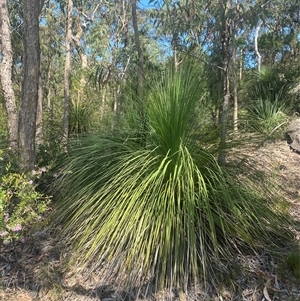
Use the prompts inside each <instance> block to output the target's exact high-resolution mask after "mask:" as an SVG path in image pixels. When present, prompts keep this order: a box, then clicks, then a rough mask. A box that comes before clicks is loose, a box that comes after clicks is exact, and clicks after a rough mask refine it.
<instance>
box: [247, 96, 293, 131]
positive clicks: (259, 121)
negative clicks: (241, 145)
mask: <svg viewBox="0 0 300 301" xmlns="http://www.w3.org/2000/svg"><path fill="white" fill-rule="evenodd" d="M248 112H249V113H248V117H249V119H250V125H251V127H252V129H254V130H255V131H257V132H258V133H260V134H267V135H269V134H272V133H273V132H275V131H276V130H279V133H280V134H281V136H283V133H282V131H280V130H282V129H283V127H282V125H283V124H285V123H286V122H287V120H288V119H289V116H290V115H291V114H290V113H291V112H290V109H289V108H288V106H286V105H285V104H282V103H281V102H280V100H279V98H278V97H277V98H275V100H274V101H271V100H270V99H258V100H256V101H254V102H253V103H252V104H251V105H250V106H249V108H248Z"/></svg>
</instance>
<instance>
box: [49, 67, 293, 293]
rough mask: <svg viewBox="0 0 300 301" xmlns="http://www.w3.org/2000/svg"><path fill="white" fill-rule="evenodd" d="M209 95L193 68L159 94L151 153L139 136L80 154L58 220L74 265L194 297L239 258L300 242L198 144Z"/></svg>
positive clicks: (63, 189) (154, 99)
mask: <svg viewBox="0 0 300 301" xmlns="http://www.w3.org/2000/svg"><path fill="white" fill-rule="evenodd" d="M200 83H201V82H200ZM199 87H200V85H199V78H197V76H195V73H193V71H192V69H190V68H185V67H184V66H182V67H181V69H180V70H179V72H177V73H176V74H173V73H172V74H171V73H170V74H169V75H166V78H164V79H163V80H162V81H160V82H157V83H156V84H153V89H152V90H151V92H150V93H149V94H148V99H147V102H146V104H145V110H146V116H147V123H148V124H147V127H146V130H147V133H146V135H145V137H146V142H145V143H144V142H143V143H141V142H140V141H139V140H138V139H136V138H131V137H130V135H127V136H126V137H125V138H120V137H118V138H117V137H94V138H91V137H90V138H87V139H85V140H82V141H81V142H80V145H77V146H76V147H74V148H72V147H71V148H70V150H69V154H68V159H67V161H64V164H63V166H62V176H61V177H60V178H59V179H58V180H57V182H56V189H57V191H59V192H60V195H59V197H60V202H59V204H58V208H57V212H56V213H57V214H56V219H55V220H56V222H59V223H61V224H62V225H63V230H62V235H63V237H64V238H65V239H66V240H67V241H70V242H72V245H73V247H74V249H73V251H74V256H73V258H74V260H76V261H79V262H80V263H81V264H83V265H86V266H88V267H89V268H91V269H97V268H100V267H103V266H105V270H106V272H107V275H113V277H114V279H116V281H120V282H122V283H123V284H124V283H125V284H126V285H129V286H131V285H134V286H140V285H143V284H148V285H153V286H154V287H155V289H156V290H160V289H168V290H173V289H178V290H180V291H182V292H187V291H188V288H189V286H190V285H193V284H195V283H199V282H201V281H203V280H206V281H212V280H216V279H215V277H217V276H216V275H217V272H216V271H220V270H222V269H224V267H225V266H227V264H224V263H225V262H228V261H230V260H232V258H236V254H237V252H238V251H239V252H241V253H243V252H252V251H253V252H254V251H257V250H258V249H259V248H269V249H275V247H278V244H279V242H280V243H283V242H286V241H287V240H288V239H290V238H291V237H292V235H291V234H290V232H289V230H287V229H288V227H287V225H288V221H287V220H286V218H285V216H284V215H282V214H281V213H280V211H279V210H277V209H278V208H277V207H276V209H275V204H273V205H272V206H271V205H270V204H269V203H268V201H267V200H266V199H265V198H264V197H262V196H261V195H259V193H256V192H255V191H253V190H252V189H250V188H249V189H248V188H247V186H246V185H245V186H243V185H242V184H241V183H239V181H238V180H237V179H234V178H232V177H230V176H229V175H228V174H227V173H226V172H225V171H224V170H223V169H222V168H221V167H219V165H218V163H217V161H216V160H215V158H214V156H212V155H211V154H209V153H208V152H207V151H205V150H204V148H201V141H200V142H199V141H195V139H191V135H190V134H191V133H192V132H193V130H192V129H193V118H194V117H195V116H194V115H195V114H194V112H195V106H196V105H197V104H199V102H200V98H201V88H199ZM214 137H215V136H214ZM215 143H216V144H217V143H218V142H217V141H216V142H215ZM275 210H277V211H276V212H275Z"/></svg>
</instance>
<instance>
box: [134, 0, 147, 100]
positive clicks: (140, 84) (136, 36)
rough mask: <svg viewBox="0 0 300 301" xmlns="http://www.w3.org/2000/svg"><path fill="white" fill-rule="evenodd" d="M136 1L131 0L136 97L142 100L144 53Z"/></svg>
mask: <svg viewBox="0 0 300 301" xmlns="http://www.w3.org/2000/svg"><path fill="white" fill-rule="evenodd" d="M136 1H137V0H132V3H131V5H132V23H133V30H134V42H135V47H136V50H137V54H138V98H139V99H140V100H142V97H143V86H144V55H143V51H142V48H141V43H140V35H139V29H138V20H137V15H136Z"/></svg>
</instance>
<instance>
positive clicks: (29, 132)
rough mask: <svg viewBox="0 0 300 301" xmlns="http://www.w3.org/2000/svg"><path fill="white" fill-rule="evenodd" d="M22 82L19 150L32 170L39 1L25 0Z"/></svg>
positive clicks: (26, 164)
mask: <svg viewBox="0 0 300 301" xmlns="http://www.w3.org/2000/svg"><path fill="white" fill-rule="evenodd" d="M23 9H24V30H23V44H24V57H23V70H24V71H23V74H24V78H23V83H22V93H21V100H20V118H19V151H20V161H21V169H22V170H24V171H30V170H33V169H34V164H35V134H36V112H37V101H38V89H39V72H40V45H39V12H40V1H39V0H24V1H23Z"/></svg>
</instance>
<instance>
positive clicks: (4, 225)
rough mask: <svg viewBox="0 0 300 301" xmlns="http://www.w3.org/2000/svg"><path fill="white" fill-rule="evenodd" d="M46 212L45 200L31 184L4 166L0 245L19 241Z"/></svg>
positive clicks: (23, 175) (0, 209)
mask: <svg viewBox="0 0 300 301" xmlns="http://www.w3.org/2000/svg"><path fill="white" fill-rule="evenodd" d="M42 171H43V170H40V171H39V173H41V172H42ZM36 175H37V174H36V172H34V176H35V177H36ZM48 209H49V198H47V197H44V196H43V195H41V194H40V193H39V192H37V191H36V189H35V185H34V182H33V180H32V179H31V178H30V177H28V176H27V175H25V174H19V173H13V172H11V171H10V165H8V166H7V168H6V174H5V175H3V176H2V177H1V182H0V241H3V242H5V243H8V242H10V241H13V240H15V239H23V236H24V235H25V233H26V231H28V230H29V228H30V227H31V226H33V225H34V224H35V223H37V222H39V221H41V220H42V215H43V214H44V213H45V212H46V211H47V210H48Z"/></svg>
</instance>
